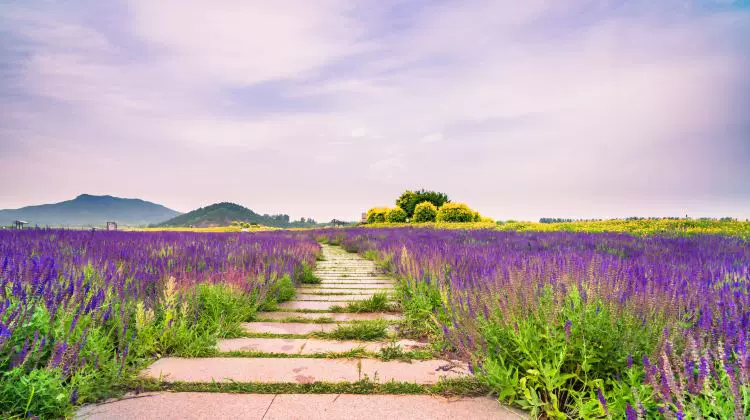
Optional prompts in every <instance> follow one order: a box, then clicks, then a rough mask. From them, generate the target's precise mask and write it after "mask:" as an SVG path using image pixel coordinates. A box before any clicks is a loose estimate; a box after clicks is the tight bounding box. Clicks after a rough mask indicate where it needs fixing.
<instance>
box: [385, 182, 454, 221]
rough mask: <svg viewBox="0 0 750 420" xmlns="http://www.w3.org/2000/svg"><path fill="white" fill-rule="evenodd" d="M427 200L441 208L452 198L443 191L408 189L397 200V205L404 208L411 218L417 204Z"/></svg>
mask: <svg viewBox="0 0 750 420" xmlns="http://www.w3.org/2000/svg"><path fill="white" fill-rule="evenodd" d="M425 201H427V202H430V203H432V204H433V205H434V206H435V207H438V208H439V207H440V206H442V205H443V204H445V203H447V202H449V201H450V200H449V199H448V195H446V194H444V193H441V192H436V191H427V190H424V189H422V190H419V191H411V190H407V191H404V192H403V193H402V194H401V196H400V197H399V198H398V199H397V200H396V206H398V207H400V208H402V209H403V210H404V211H405V212H406V215H407V217H409V218H411V217H413V216H414V211H415V209H416V207H417V204H419V203H423V202H425Z"/></svg>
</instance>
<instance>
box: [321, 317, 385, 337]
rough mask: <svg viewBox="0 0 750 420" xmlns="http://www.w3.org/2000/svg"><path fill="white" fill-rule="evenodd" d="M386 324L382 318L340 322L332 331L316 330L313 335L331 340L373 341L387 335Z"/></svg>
mask: <svg viewBox="0 0 750 420" xmlns="http://www.w3.org/2000/svg"><path fill="white" fill-rule="evenodd" d="M388 325H389V323H388V321H385V320H382V319H375V320H367V321H353V322H351V323H349V324H341V325H339V326H337V327H336V329H335V330H333V331H329V332H316V333H313V335H314V336H315V337H318V338H326V339H332V340H358V341H373V340H380V339H383V338H385V337H387V336H388Z"/></svg>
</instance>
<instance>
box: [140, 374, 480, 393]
mask: <svg viewBox="0 0 750 420" xmlns="http://www.w3.org/2000/svg"><path fill="white" fill-rule="evenodd" d="M132 388H134V389H137V390H139V391H141V392H146V391H174V392H222V393H235V394H237V393H243V394H360V395H362V394H400V395H419V394H427V395H442V396H447V397H448V396H449V397H456V396H465V397H470V396H484V395H488V394H489V392H490V390H489V388H488V387H487V386H486V385H484V384H483V383H481V382H480V381H478V380H477V379H475V378H472V377H468V378H460V379H444V380H441V381H440V382H438V383H437V384H433V385H420V384H415V383H409V382H395V381H391V382H384V383H379V382H375V381H372V380H370V379H368V378H365V379H362V380H360V381H357V382H313V383H310V384H298V383H256V382H204V383H194V382H190V383H188V382H159V381H158V380H155V379H140V380H138V381H137V382H135V383H133V384H132Z"/></svg>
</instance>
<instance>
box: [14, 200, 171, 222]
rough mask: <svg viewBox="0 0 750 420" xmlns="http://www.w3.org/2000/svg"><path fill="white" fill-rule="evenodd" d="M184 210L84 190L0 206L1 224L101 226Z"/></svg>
mask: <svg viewBox="0 0 750 420" xmlns="http://www.w3.org/2000/svg"><path fill="white" fill-rule="evenodd" d="M179 214H180V213H179V212H177V211H174V210H172V209H168V208H166V207H164V206H162V205H159V204H154V203H151V202H149V201H143V200H140V199H137V198H119V197H112V196H111V195H90V194H81V195H79V196H78V197H76V198H74V199H72V200H68V201H62V202H60V203H54V204H42V205H38V206H28V207H22V208H20V209H8V210H0V226H7V225H10V224H12V223H13V221H14V220H24V221H27V222H29V223H30V224H31V225H32V226H34V225H38V226H71V227H72V226H101V225H104V224H105V223H106V222H108V221H113V222H117V223H119V224H120V225H126V226H141V225H143V226H145V225H148V224H152V223H159V222H161V221H164V220H167V219H169V218H171V217H175V216H177V215H179Z"/></svg>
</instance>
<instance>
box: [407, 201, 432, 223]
mask: <svg viewBox="0 0 750 420" xmlns="http://www.w3.org/2000/svg"><path fill="white" fill-rule="evenodd" d="M437 214H438V209H437V207H435V205H434V204H432V203H430V202H429V201H425V202H422V203H419V204H417V207H416V208H415V209H414V217H412V219H411V220H412V222H415V223H425V222H434V221H435V218H436V217H437Z"/></svg>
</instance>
